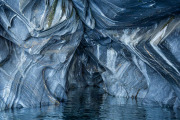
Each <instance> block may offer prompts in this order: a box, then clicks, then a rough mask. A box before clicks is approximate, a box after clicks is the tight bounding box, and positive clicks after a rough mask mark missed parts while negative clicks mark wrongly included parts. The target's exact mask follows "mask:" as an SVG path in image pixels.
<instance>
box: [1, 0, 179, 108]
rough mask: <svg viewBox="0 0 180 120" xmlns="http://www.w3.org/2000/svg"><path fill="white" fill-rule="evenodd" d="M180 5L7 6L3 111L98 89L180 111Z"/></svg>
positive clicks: (7, 0)
mask: <svg viewBox="0 0 180 120" xmlns="http://www.w3.org/2000/svg"><path fill="white" fill-rule="evenodd" d="M179 13H180V0H0V110H3V109H8V108H14V107H18V108H22V107H35V106H43V105H51V104H59V103H60V102H62V101H64V100H66V98H67V92H68V91H69V90H70V89H75V88H78V87H86V86H99V87H101V88H103V89H104V90H105V91H106V92H108V93H109V94H110V95H112V96H115V97H125V98H132V99H137V98H142V100H143V103H144V104H148V103H151V102H156V103H159V105H161V106H163V105H165V106H170V107H175V108H179V107H180V51H179V49H180V46H179V45H180V15H179Z"/></svg>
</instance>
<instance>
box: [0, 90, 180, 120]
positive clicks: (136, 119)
mask: <svg viewBox="0 0 180 120" xmlns="http://www.w3.org/2000/svg"><path fill="white" fill-rule="evenodd" d="M0 119H1V120H77V119H78V120H125V119H131V120H140V119H142V120H144V119H146V120H166V119H167V120H170V119H173V120H175V119H177V120H180V110H173V109H170V108H162V107H159V106H157V105H152V104H151V105H144V104H142V100H139V99H138V100H135V99H131V98H129V99H125V98H115V97H112V96H110V95H107V94H106V93H104V91H103V90H102V89H99V88H92V87H89V88H84V89H82V88H81V89H76V90H72V91H70V92H69V93H68V100H67V101H66V102H65V103H62V104H61V105H59V106H48V107H41V108H23V109H13V110H6V111H1V112H0Z"/></svg>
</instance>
